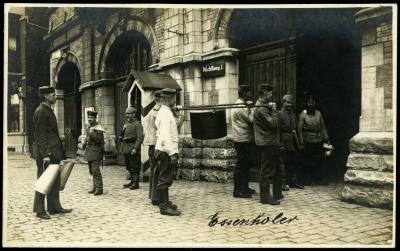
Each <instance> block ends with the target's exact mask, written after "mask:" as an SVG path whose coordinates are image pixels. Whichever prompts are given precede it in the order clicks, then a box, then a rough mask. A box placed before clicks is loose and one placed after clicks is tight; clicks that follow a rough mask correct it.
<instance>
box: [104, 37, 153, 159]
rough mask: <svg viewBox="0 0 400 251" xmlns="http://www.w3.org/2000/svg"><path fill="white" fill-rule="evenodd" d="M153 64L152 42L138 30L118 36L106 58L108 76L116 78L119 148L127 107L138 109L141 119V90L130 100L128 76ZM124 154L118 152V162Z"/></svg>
mask: <svg viewBox="0 0 400 251" xmlns="http://www.w3.org/2000/svg"><path fill="white" fill-rule="evenodd" d="M151 64H152V55H151V49H150V44H149V42H148V41H147V39H146V37H145V36H144V35H143V34H142V33H140V32H136V31H127V32H125V33H123V34H122V35H120V36H119V37H117V39H116V40H115V41H114V43H113V45H112V46H111V48H110V52H109V55H108V56H107V60H106V69H107V78H110V79H114V80H115V83H116V84H115V134H116V135H117V137H116V141H117V148H119V146H120V142H119V138H118V136H119V135H120V133H121V130H122V128H123V126H124V122H125V109H126V108H127V107H128V105H129V106H133V107H135V108H136V109H138V113H137V115H138V119H139V120H141V117H140V114H141V112H142V111H141V109H142V107H141V105H140V104H141V92H140V91H139V90H136V91H135V93H134V95H133V97H134V98H133V99H131V100H128V97H127V93H125V92H123V87H124V85H125V81H126V76H127V75H128V74H129V73H130V72H131V71H132V70H136V71H146V70H147V69H148V67H149V66H150V65H151ZM123 159H124V158H123V156H122V155H121V154H119V153H118V156H117V162H118V163H119V164H123V163H124V160H123Z"/></svg>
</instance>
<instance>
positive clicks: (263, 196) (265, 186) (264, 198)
mask: <svg viewBox="0 0 400 251" xmlns="http://www.w3.org/2000/svg"><path fill="white" fill-rule="evenodd" d="M260 202H261V203H262V204H270V205H280V204H281V203H280V202H279V201H277V200H274V199H273V198H272V196H271V192H270V184H269V183H267V182H262V183H260Z"/></svg>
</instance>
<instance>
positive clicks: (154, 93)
mask: <svg viewBox="0 0 400 251" xmlns="http://www.w3.org/2000/svg"><path fill="white" fill-rule="evenodd" d="M153 95H154V97H156V98H161V90H157V91H154V92H153Z"/></svg>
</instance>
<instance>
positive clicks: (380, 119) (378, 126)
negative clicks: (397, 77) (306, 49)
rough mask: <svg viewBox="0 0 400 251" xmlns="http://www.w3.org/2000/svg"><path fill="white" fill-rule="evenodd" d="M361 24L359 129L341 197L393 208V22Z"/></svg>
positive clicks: (376, 14) (373, 14)
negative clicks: (360, 113)
mask: <svg viewBox="0 0 400 251" xmlns="http://www.w3.org/2000/svg"><path fill="white" fill-rule="evenodd" d="M382 11H384V10H383V9H382V8H376V9H375V10H373V11H371V12H370V13H369V12H367V14H369V16H367V18H365V19H370V20H372V19H375V18H377V17H379V16H382V15H388V13H386V14H382V13H384V12H382ZM378 20H379V19H378ZM381 20H382V19H381ZM385 20H387V19H385ZM362 27H363V29H362V64H361V67H362V72H361V74H362V81H361V82H362V88H361V92H362V104H361V105H362V115H361V118H360V133H358V134H357V135H356V136H355V137H353V138H352V139H351V141H350V151H351V154H350V156H349V158H348V162H347V166H348V171H347V172H346V174H345V177H344V179H345V187H344V189H343V191H342V199H343V200H346V201H351V202H356V203H359V204H364V205H369V206H375V207H384V208H393V187H394V175H393V110H392V109H393V103H392V89H393V82H392V78H393V75H392V24H391V21H375V22H374V23H372V25H368V26H362Z"/></svg>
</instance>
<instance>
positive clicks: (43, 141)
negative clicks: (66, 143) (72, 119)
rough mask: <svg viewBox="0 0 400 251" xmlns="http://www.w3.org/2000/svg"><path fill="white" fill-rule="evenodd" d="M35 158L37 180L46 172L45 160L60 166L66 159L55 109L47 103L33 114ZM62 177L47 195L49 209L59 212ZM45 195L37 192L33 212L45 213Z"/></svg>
mask: <svg viewBox="0 0 400 251" xmlns="http://www.w3.org/2000/svg"><path fill="white" fill-rule="evenodd" d="M33 130H34V132H33V157H34V158H35V159H36V165H37V178H39V177H40V176H41V175H42V173H43V172H44V171H45V170H46V168H47V166H43V159H44V158H45V157H50V164H60V162H61V160H62V159H64V158H65V153H64V150H63V146H62V143H61V139H60V136H59V135H58V126H57V119H56V116H55V115H54V112H53V109H51V107H50V106H48V105H47V104H45V103H41V104H40V105H39V107H38V108H36V110H35V112H34V114H33ZM59 192H60V175H58V176H57V178H56V180H55V182H54V184H53V187H52V188H51V190H50V192H49V194H48V195H47V209H48V210H49V211H57V210H59V209H61V204H60V197H59ZM44 199H45V195H43V194H41V193H38V192H35V199H34V203H33V212H37V213H43V212H45V208H44Z"/></svg>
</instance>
